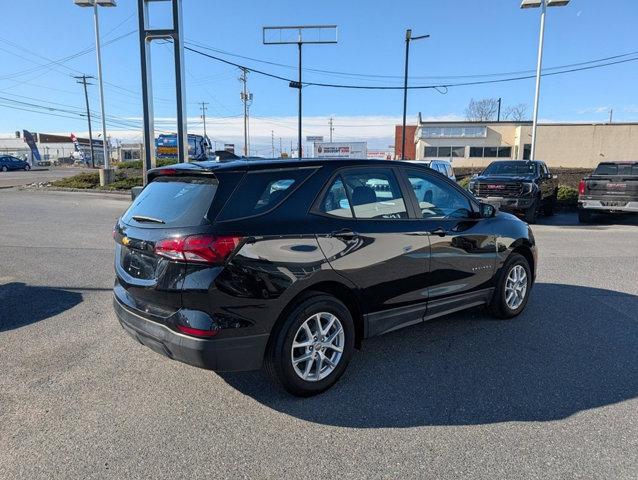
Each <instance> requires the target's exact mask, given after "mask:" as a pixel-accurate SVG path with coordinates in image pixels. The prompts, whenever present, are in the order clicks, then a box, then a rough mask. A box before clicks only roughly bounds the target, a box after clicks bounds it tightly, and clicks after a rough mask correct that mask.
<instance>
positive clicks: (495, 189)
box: [469, 160, 558, 223]
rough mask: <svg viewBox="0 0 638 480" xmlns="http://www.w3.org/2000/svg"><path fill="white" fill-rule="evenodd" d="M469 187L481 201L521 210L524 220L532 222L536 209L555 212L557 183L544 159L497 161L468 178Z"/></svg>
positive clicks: (534, 220)
mask: <svg viewBox="0 0 638 480" xmlns="http://www.w3.org/2000/svg"><path fill="white" fill-rule="evenodd" d="M469 190H470V192H472V193H473V194H474V196H476V197H477V198H479V199H481V201H483V202H485V203H489V204H491V205H494V206H495V207H497V208H499V209H500V210H505V211H510V212H514V213H522V214H523V215H524V217H525V221H526V222H527V223H535V222H536V217H537V215H538V212H539V210H542V211H543V213H544V214H545V215H553V214H554V208H555V206H556V196H557V194H558V182H557V181H556V175H552V174H551V173H550V171H549V169H548V168H547V165H545V162H541V161H538V160H497V161H495V162H492V163H490V164H489V165H488V166H487V167H486V168H485V170H483V172H481V174H479V175H477V176H475V177H473V178H472V179H471V180H470V183H469Z"/></svg>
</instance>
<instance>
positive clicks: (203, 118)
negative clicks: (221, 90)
mask: <svg viewBox="0 0 638 480" xmlns="http://www.w3.org/2000/svg"><path fill="white" fill-rule="evenodd" d="M206 105H208V102H202V106H201V107H199V108H201V110H202V120H203V121H204V136H206V110H208V107H207V106H206Z"/></svg>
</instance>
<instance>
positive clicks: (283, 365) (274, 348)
mask: <svg viewBox="0 0 638 480" xmlns="http://www.w3.org/2000/svg"><path fill="white" fill-rule="evenodd" d="M317 315H319V317H320V319H321V320H320V321H321V322H322V328H326V329H327V330H326V331H325V332H324V333H325V337H324V338H329V337H334V342H333V344H332V345H333V346H334V347H335V349H333V348H330V347H327V346H325V345H327V344H328V343H327V342H325V343H323V344H321V342H315V343H314V345H310V346H308V345H305V344H306V343H312V341H314V336H313V338H312V339H310V341H309V339H308V335H307V333H306V332H308V330H306V329H304V324H305V325H306V326H307V327H308V328H310V333H312V334H314V333H316V332H317V328H316V318H317ZM331 316H332V317H334V318H335V319H336V321H332V317H331ZM330 322H332V324H331V323H330ZM329 324H331V326H330V327H329ZM337 324H340V326H341V332H342V333H343V335H340V334H339V333H338V331H339V329H338V328H337ZM354 337H355V329H354V322H353V320H352V315H351V314H350V311H349V310H348V308H347V307H346V306H345V305H344V304H343V303H341V302H340V301H339V300H338V299H336V298H335V297H333V296H331V295H326V294H322V293H318V292H317V293H310V294H308V295H304V296H303V297H302V298H300V299H299V300H298V301H297V302H296V304H295V305H294V306H293V308H292V310H291V311H290V313H289V314H287V315H286V317H285V318H284V319H283V322H281V323H279V325H278V326H277V327H276V330H274V331H273V333H272V336H271V339H270V342H269V345H268V348H267V350H266V358H265V362H264V363H265V367H266V371H267V372H268V373H269V374H270V376H272V377H273V378H274V379H275V380H276V381H277V382H279V383H280V384H281V385H282V386H283V387H284V388H285V389H286V390H287V391H288V392H289V393H291V394H293V395H296V396H299V397H310V396H312V395H317V394H319V393H321V392H323V391H325V390H327V389H328V388H330V387H332V386H333V385H334V384H335V383H336V382H337V380H339V378H340V377H341V375H343V372H344V371H345V370H346V367H347V366H348V363H349V362H350V359H351V358H352V353H353V351H354V340H355V338H354ZM295 341H296V343H298V344H301V345H304V346H303V347H297V348H295V349H293V342H295ZM320 345H322V348H324V350H319V351H318V349H317V346H320ZM338 348H341V349H342V351H341V352H338V351H337V349H338ZM308 355H310V356H311V358H310V359H308V360H302V361H299V360H298V361H297V362H294V361H293V358H298V359H299V358H304V357H306V356H308ZM312 355H314V356H312ZM322 355H323V356H322ZM326 358H328V359H329V360H332V361H335V360H336V364H335V366H331V365H330V364H329V363H328V362H326V361H325V359H326ZM309 364H310V367H308V365H309ZM308 368H309V370H308ZM317 369H321V370H319V374H317ZM324 369H325V370H324ZM303 374H306V375H307V377H308V378H307V379H306V378H303V377H302V375H303ZM322 375H325V376H322Z"/></svg>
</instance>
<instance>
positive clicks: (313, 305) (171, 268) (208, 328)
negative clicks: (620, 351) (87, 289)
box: [113, 159, 536, 396]
mask: <svg viewBox="0 0 638 480" xmlns="http://www.w3.org/2000/svg"><path fill="white" fill-rule="evenodd" d="M113 237H114V239H115V242H116V249H115V272H116V280H115V285H114V308H115V311H116V313H117V316H118V318H119V321H120V322H121V324H122V326H123V328H124V329H125V330H126V331H127V332H128V333H129V334H130V335H131V336H132V337H134V338H135V339H137V340H138V341H139V342H140V343H142V344H144V345H146V346H147V347H149V348H151V349H152V350H154V351H155V352H158V353H161V354H162V355H165V356H167V357H169V358H172V359H175V360H179V361H182V362H185V363H188V364H191V365H195V366H198V367H203V368H207V369H212V370H220V371H239V370H252V369H258V368H260V367H262V365H265V367H266V369H267V370H268V371H269V372H270V374H271V375H272V376H273V377H274V378H275V379H277V380H278V381H279V382H280V383H281V384H282V385H283V386H284V387H285V388H286V389H287V390H288V391H289V392H291V393H292V394H295V395H300V396H308V395H314V394H317V393H320V392H322V391H324V390H326V389H327V388H329V387H330V386H332V385H333V384H334V383H335V382H336V381H337V380H338V379H339V377H340V376H341V375H342V374H343V373H344V370H345V369H346V366H347V365H348V362H349V361H350V358H351V356H352V354H353V351H354V349H355V348H356V347H358V346H359V345H360V344H361V342H362V341H363V340H364V339H366V338H369V337H372V336H375V335H380V334H383V333H386V332H390V331H393V330H396V329H398V328H401V327H405V326H408V325H413V324H417V323H420V322H423V321H426V320H430V319H432V318H436V317H439V316H441V315H445V314H448V313H451V312H457V311H459V310H462V309H466V308H470V307H476V306H480V305H486V306H487V307H488V308H489V310H490V311H491V312H492V314H493V315H494V316H496V317H498V318H511V317H514V316H516V315H518V314H519V313H521V312H522V311H523V309H524V308H525V305H526V303H527V301H528V299H529V295H530V290H531V288H532V285H533V283H534V279H535V274H536V246H535V242H534V237H533V235H532V232H531V230H530V229H529V227H528V226H527V225H526V224H525V223H524V222H522V221H520V220H518V219H517V218H516V217H514V216H512V215H509V214H507V213H503V212H497V211H496V209H495V208H494V207H493V206H491V205H488V204H482V203H479V202H478V201H477V200H476V199H475V198H474V197H473V196H472V195H470V194H469V192H467V191H466V190H463V189H462V188H460V187H459V186H458V185H457V184H456V183H455V182H453V181H450V180H449V179H448V178H446V177H445V176H443V175H442V174H439V173H438V172H435V171H433V170H432V169H430V168H426V167H424V166H422V165H416V164H410V163H406V162H396V161H380V160H334V159H331V160H320V159H304V160H297V159H294V160H277V161H273V160H268V161H250V162H248V161H245V160H239V161H235V162H224V163H220V162H214V161H206V162H193V163H184V164H178V165H173V166H169V167H162V168H156V169H153V170H151V171H150V172H149V174H148V184H147V186H146V187H145V188H144V189H143V190H142V192H141V193H140V195H139V196H138V197H137V198H136V199H135V201H134V202H133V203H132V204H131V206H130V207H129V208H128V210H127V211H126V212H125V213H124V214H123V215H122V217H121V218H120V219H119V220H118V221H117V223H116V225H115V228H114V231H113ZM389 341H391V340H389Z"/></svg>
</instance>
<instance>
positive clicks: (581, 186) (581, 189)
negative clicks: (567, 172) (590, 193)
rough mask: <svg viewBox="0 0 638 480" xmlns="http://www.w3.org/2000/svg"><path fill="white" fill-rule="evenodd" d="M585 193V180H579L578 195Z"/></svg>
mask: <svg viewBox="0 0 638 480" xmlns="http://www.w3.org/2000/svg"><path fill="white" fill-rule="evenodd" d="M584 194H585V180H581V181H580V183H579V184H578V195H584Z"/></svg>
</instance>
